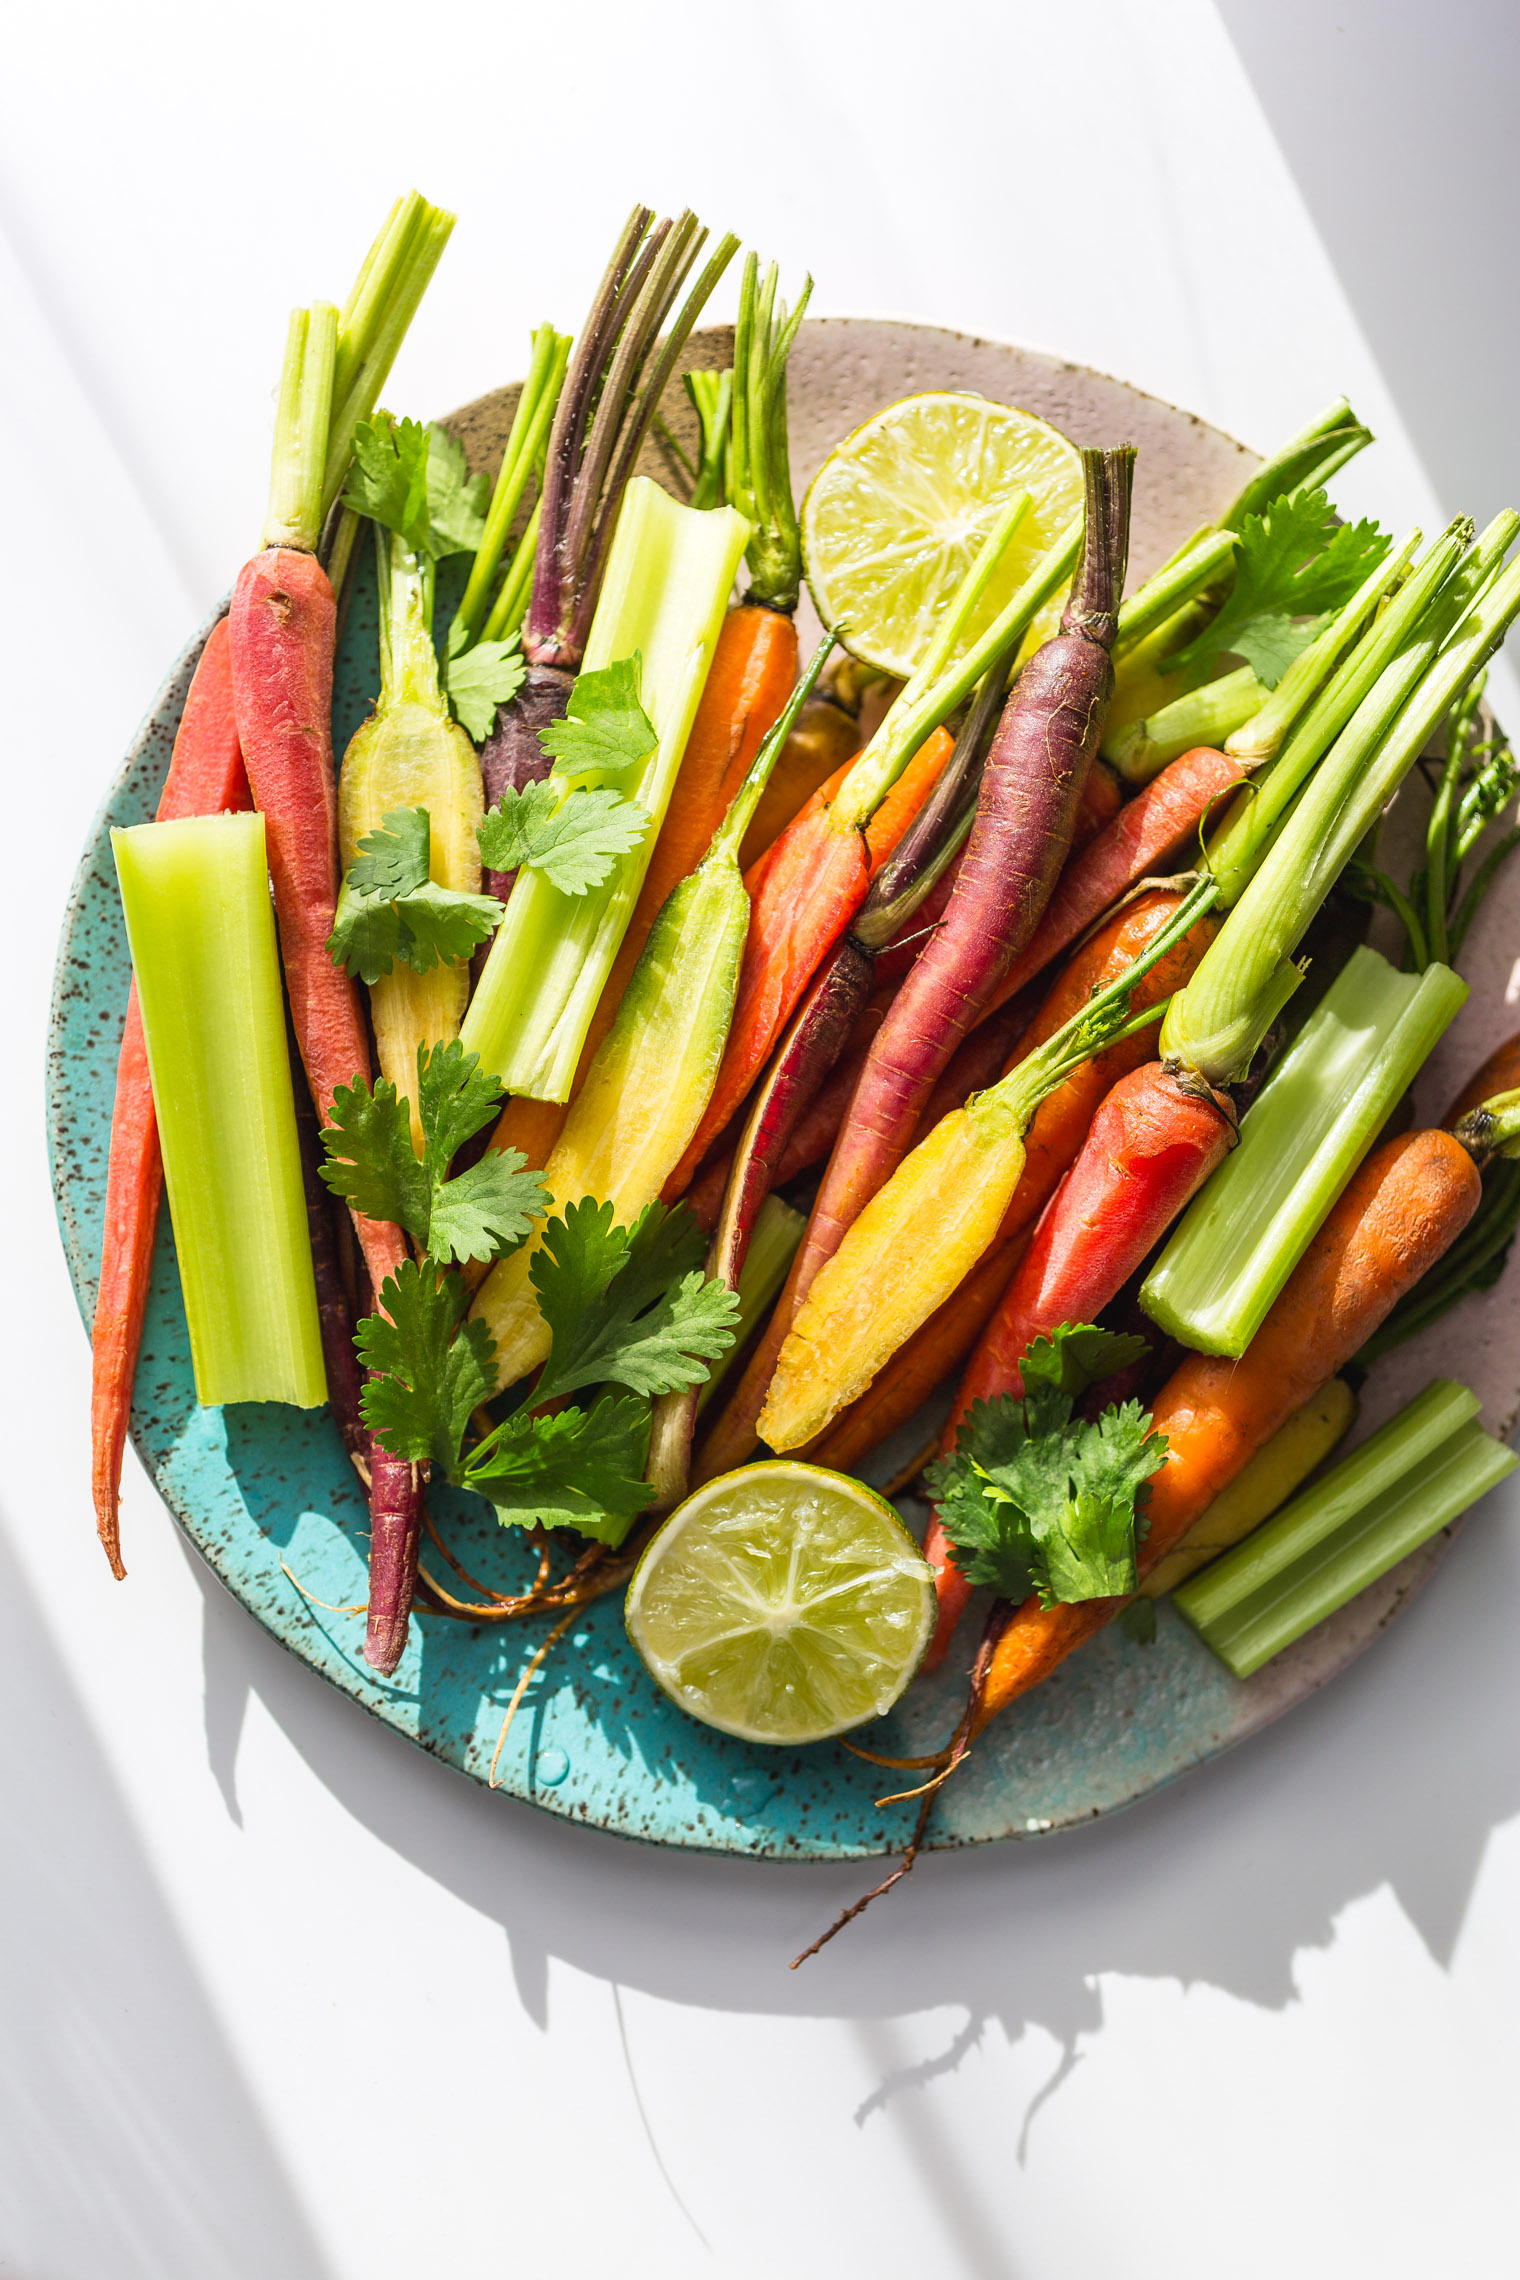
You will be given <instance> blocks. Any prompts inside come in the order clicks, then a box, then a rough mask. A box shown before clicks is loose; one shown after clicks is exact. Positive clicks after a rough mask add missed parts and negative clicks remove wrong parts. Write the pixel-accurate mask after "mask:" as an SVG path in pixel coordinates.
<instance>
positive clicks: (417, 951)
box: [327, 807, 502, 982]
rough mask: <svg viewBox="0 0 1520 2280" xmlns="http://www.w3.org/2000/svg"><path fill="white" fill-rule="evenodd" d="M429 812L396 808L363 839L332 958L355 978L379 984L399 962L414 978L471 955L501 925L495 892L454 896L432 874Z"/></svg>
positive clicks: (342, 895) (337, 919)
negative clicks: (435, 967)
mask: <svg viewBox="0 0 1520 2280" xmlns="http://www.w3.org/2000/svg"><path fill="white" fill-rule="evenodd" d="M431 862H432V827H431V823H430V819H429V816H428V811H427V809H426V808H421V807H419V808H393V809H392V810H391V812H390V813H389V814H388V815H387V816H386V817H385V818H384V820H383V822H382V824H381V826H380V829H379V830H378V831H371V832H369V833H367V834H366V835H365V837H364V838H363V839H361V840H360V842H359V853H358V854H357V856H356V857H355V858H354V861H353V862H352V863H351V864H350V865H349V870H348V876H347V878H346V879H345V880H344V882H343V885H342V888H341V890H340V891H339V895H338V908H337V911H336V914H335V916H334V919H333V930H332V933H331V934H330V935H329V936H328V940H327V954H328V956H329V957H330V958H331V959H332V962H333V964H334V965H335V966H342V967H343V968H345V970H346V971H347V972H348V973H350V974H352V975H353V976H354V978H355V979H356V980H357V981H361V982H377V981H379V979H380V977H381V976H382V975H383V974H388V973H390V972H391V970H392V968H393V967H394V966H395V965H396V963H397V962H398V960H399V961H400V963H401V964H403V965H406V966H410V967H411V969H412V971H413V973H414V974H425V973H427V972H428V970H429V968H430V967H433V966H437V965H451V964H453V963H454V962H455V961H456V960H457V959H460V958H468V957H469V955H470V953H471V951H472V950H473V949H474V948H475V945H476V944H477V942H484V941H485V940H486V939H487V937H488V936H490V935H491V934H494V933H495V931H496V929H497V927H498V926H499V925H500V924H501V912H502V906H501V904H500V903H499V902H498V901H497V900H496V897H495V896H494V895H471V894H460V893H456V892H455V890H454V889H453V888H451V887H441V886H439V885H438V884H437V883H436V882H435V881H434V880H432V879H430V878H429V876H428V871H429V868H430V865H431Z"/></svg>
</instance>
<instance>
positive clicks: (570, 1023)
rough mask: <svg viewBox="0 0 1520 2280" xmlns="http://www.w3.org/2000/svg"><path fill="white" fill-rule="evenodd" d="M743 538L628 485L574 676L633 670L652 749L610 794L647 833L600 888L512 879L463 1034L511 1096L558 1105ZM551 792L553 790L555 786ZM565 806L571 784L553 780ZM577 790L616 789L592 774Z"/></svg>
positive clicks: (660, 813)
mask: <svg viewBox="0 0 1520 2280" xmlns="http://www.w3.org/2000/svg"><path fill="white" fill-rule="evenodd" d="M748 538H749V525H748V523H747V522H746V521H745V520H744V517H743V516H742V515H738V514H735V513H734V511H733V509H732V508H730V507H718V508H716V509H714V510H713V511H712V512H711V513H707V514H703V513H700V512H697V511H696V510H694V509H693V508H691V507H682V506H678V505H677V504H676V502H675V500H674V499H672V498H670V497H669V496H668V495H667V494H666V493H665V492H664V491H662V490H661V489H660V488H659V486H658V484H655V483H651V482H649V481H648V479H647V478H645V477H642V476H639V477H636V478H635V479H634V480H633V481H632V482H630V484H629V486H628V490H627V494H626V496H625V498H624V501H623V506H622V511H621V513H620V514H619V516H618V524H617V531H616V535H615V537H614V539H613V542H612V549H611V552H610V554H609V556H608V560H607V572H606V577H605V579H604V581H603V586H602V593H601V598H600V600H599V601H598V603H597V608H596V615H595V618H594V619H593V621H592V626H591V633H590V637H589V639H588V641H587V644H586V653H585V656H584V659H583V660H582V670H583V671H587V672H592V671H596V670H599V669H600V668H601V667H603V666H606V665H611V664H614V663H616V662H617V661H618V660H619V659H621V658H625V657H631V656H633V655H634V653H635V652H637V653H638V654H639V656H640V657H641V659H642V667H641V677H640V697H641V701H642V703H643V706H644V710H645V712H646V713H647V714H648V715H649V719H650V721H651V723H652V724H653V727H654V730H655V733H656V735H657V736H658V738H659V742H658V744H657V745H656V747H655V750H654V752H653V753H652V754H651V756H650V758H649V759H648V761H646V763H645V764H644V766H643V768H642V769H641V770H640V771H639V774H638V776H637V778H636V779H634V780H632V781H629V780H628V779H627V778H624V779H623V780H622V781H620V782H618V783H617V789H618V790H620V791H622V792H623V793H625V794H626V795H627V796H628V797H630V798H632V799H635V800H637V801H638V803H639V804H640V806H641V807H643V809H644V810H645V812H646V814H647V815H648V817H649V828H648V830H647V831H646V833H645V835H644V837H643V839H642V841H641V842H640V844H639V846H638V847H637V849H636V850H635V851H634V852H633V854H631V855H628V856H625V857H623V859H622V860H621V861H620V862H619V863H618V864H616V865H615V866H614V867H613V870H612V872H611V874H610V875H609V877H608V878H607V879H606V881H605V882H604V883H603V884H602V885H601V886H600V887H592V888H590V889H589V890H588V891H587V892H586V893H585V894H582V895H567V894H564V893H562V892H561V891H560V889H559V888H557V887H555V886H553V885H551V883H550V882H549V880H548V879H547V878H546V877H545V876H544V874H543V873H542V872H541V871H537V870H528V871H525V872H523V873H522V874H520V875H519V877H518V881H517V884H516V886H515V888H514V889H513V893H512V899H511V901H510V902H509V903H508V905H507V915H506V917H505V919H504V920H503V921H502V924H501V926H500V927H499V928H498V930H497V933H496V937H495V940H494V941H493V942H492V944H491V951H490V955H489V957H488V958H487V960H486V964H485V971H484V972H483V973H482V975H481V977H480V983H479V986H478V988H477V989H476V992H475V995H474V998H473V999H472V1001H471V1004H470V1008H469V1011H468V1013H467V1014H466V1016H465V1021H464V1026H463V1029H462V1031H461V1036H462V1037H463V1040H464V1044H465V1047H466V1050H467V1051H469V1052H471V1053H478V1054H479V1056H480V1062H481V1067H482V1068H483V1069H484V1070H485V1071H486V1072H487V1073H488V1074H490V1075H492V1076H494V1077H496V1078H497V1080H498V1081H499V1082H500V1083H501V1084H502V1085H503V1086H504V1087H505V1088H506V1090H507V1091H508V1092H512V1093H518V1094H525V1095H527V1096H528V1097H529V1098H531V1099H534V1100H568V1099H569V1097H570V1085H571V1081H572V1079H573V1078H574V1075H575V1067H576V1062H577V1061H578V1059H579V1058H580V1050H581V1046H582V1044H583V1043H584V1041H585V1036H586V1030H587V1028H588V1026H589V1025H590V1021H591V1016H592V1014H593V1012H594V1011H595V1008H596V1002H597V999H598V998H599V997H600V996H601V993H602V985H603V984H604V983H605V981H606V979H607V976H608V974H609V973H610V971H611V969H612V962H613V960H614V958H615V957H616V956H617V951H618V945H619V943H620V942H621V941H622V939H623V934H624V931H625V929H626V927H627V924H628V921H629V918H630V917H631V916H632V913H633V906H634V904H635V902H636V901H637V900H638V894H639V889H640V887H641V886H642V885H643V883H644V873H645V871H646V870H647V869H648V867H649V857H650V853H651V850H652V849H653V846H654V842H655V839H656V838H657V836H658V834H659V829H660V826H661V824H662V823H663V822H664V820H665V809H666V806H667V805H668V803H669V800H670V793H671V787H672V785H673V784H674V782H675V777H676V771H677V769H678V768H679V766H680V762H681V755H682V753H683V751H684V750H685V747H686V738H687V735H688V733H689V731H690V729H691V723H692V718H693V716H694V714H695V712H696V709H697V703H698V700H699V698H700V697H701V694H702V684H703V682H704V681H705V680H706V678H707V671H708V667H709V666H710V665H711V663H712V655H713V650H714V648H715V647H716V645H717V639H718V634H719V631H720V630H721V628H722V624H723V615H724V611H725V609H726V607H727V603H728V596H729V591H730V589H731V587H732V585H733V582H734V577H735V574H736V572H737V570H738V567H739V562H740V560H741V558H742V556H743V553H744V549H745V546H746V544H747V543H748ZM552 780H554V779H551V781H552ZM558 781H559V782H560V784H561V786H562V796H563V797H566V798H568V796H569V794H570V791H571V789H572V788H573V787H572V785H571V783H570V782H569V780H568V779H566V778H563V777H561V778H559V779H558ZM576 781H577V782H582V781H584V782H585V783H586V784H588V785H594V784H600V783H604V782H611V781H614V779H613V778H610V777H605V776H602V775H600V774H598V775H597V776H595V777H594V778H592V777H586V778H584V779H581V778H578V779H576Z"/></svg>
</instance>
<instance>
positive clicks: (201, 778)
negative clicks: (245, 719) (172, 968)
mask: <svg viewBox="0 0 1520 2280" xmlns="http://www.w3.org/2000/svg"><path fill="white" fill-rule="evenodd" d="M252 805H253V801H252V798H251V795H250V793H249V790H248V778H247V776H246V774H245V773H244V769H243V756H242V753H241V752H240V751H239V749H238V737H237V721H236V719H235V717H234V714H233V705H232V671H231V665H230V661H229V655H228V648H227V620H226V619H225V618H218V619H217V622H216V624H215V625H214V626H213V627H212V628H211V631H210V633H209V634H208V636H207V638H206V646H205V648H204V649H203V650H202V651H201V656H200V662H199V664H198V665H197V666H196V668H195V677H194V679H193V680H192V681H191V683H190V691H189V694H188V695H187V697H186V698H185V709H184V712H183V713H182V714H181V716H180V724H179V728H178V730H177V732H176V734H175V738H174V753H173V756H172V758H171V759H170V762H169V773H168V775H167V777H166V778H165V780H164V788H163V791H162V793H161V794H160V795H159V802H158V811H157V812H158V820H159V821H160V823H164V822H169V821H172V820H173V819H174V818H176V817H180V816H191V815H219V814H221V812H222V810H223V809H224V808H237V809H246V808H249V807H251V806H252ZM163 1190H164V1172H163V1160H162V1158H161V1156H160V1154H159V1148H158V1122H157V1119H156V1118H155V1116H154V1114H153V1092H152V1087H151V1086H150V1084H149V1082H148V1055H147V1050H146V1047H145V1046H144V1043H143V1027H142V1015H141V1013H140V1012H139V1011H138V1006H137V984H136V982H135V981H134V982H133V984H132V987H131V990H130V992H129V994H128V997H127V1023H126V1028H125V1029H124V1030H123V1032H122V1039H121V1055H120V1058H119V1060H118V1061H117V1065H116V1100H115V1105H114V1107H113V1108H112V1111H111V1152H110V1158H109V1161H108V1164H107V1168H106V1223H105V1235H104V1240H103V1243H102V1246H101V1253H100V1284H99V1289H98V1291H97V1294H96V1299H95V1326H94V1331H93V1369H92V1379H91V1387H90V1442H91V1468H90V1470H91V1487H92V1490H93V1493H94V1499H95V1525H96V1527H97V1529H98V1530H99V1533H100V1541H101V1543H102V1545H103V1546H104V1548H105V1555H106V1558H107V1559H108V1560H109V1561H110V1563H111V1573H112V1574H113V1575H114V1576H115V1577H116V1580H117V1581H118V1583H119V1582H120V1581H121V1579H122V1578H123V1577H124V1576H125V1574H126V1572H127V1571H126V1569H125V1568H124V1567H123V1566H122V1563H121V1526H120V1512H119V1506H120V1499H121V1459H122V1450H123V1448H124V1446H125V1444H126V1438H127V1423H128V1419H129V1417H130V1414H131V1408H132V1380H133V1377H134V1376H135V1374H136V1371H137V1356H138V1351H139V1348H140V1347H141V1345H142V1326H143V1311H144V1309H145V1307H146V1306H147V1303H148V1286H149V1283H150V1282H151V1280H152V1276H153V1240H154V1236H155V1234H156V1233H157V1230H158V1207H159V1204H160V1202H161V1200H162V1198H163Z"/></svg>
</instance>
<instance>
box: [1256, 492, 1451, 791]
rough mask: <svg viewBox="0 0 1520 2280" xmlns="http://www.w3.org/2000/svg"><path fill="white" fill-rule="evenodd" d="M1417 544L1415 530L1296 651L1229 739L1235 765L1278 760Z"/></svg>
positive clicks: (1409, 561)
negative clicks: (1254, 710)
mask: <svg viewBox="0 0 1520 2280" xmlns="http://www.w3.org/2000/svg"><path fill="white" fill-rule="evenodd" d="M1419 543H1420V531H1419V529H1418V526H1417V527H1416V528H1415V529H1414V530H1412V531H1410V532H1409V533H1408V535H1407V536H1406V537H1405V538H1403V539H1401V540H1400V542H1399V544H1398V546H1396V547H1395V548H1394V549H1393V550H1392V551H1391V552H1390V553H1388V554H1385V555H1384V557H1383V559H1382V561H1381V562H1380V563H1379V564H1378V566H1377V568H1376V569H1375V570H1374V571H1373V572H1372V575H1371V576H1370V577H1369V578H1365V579H1363V581H1362V583H1361V585H1360V586H1359V587H1358V588H1357V590H1356V592H1355V593H1354V594H1353V595H1352V597H1351V599H1350V601H1349V602H1347V603H1346V604H1345V605H1344V607H1343V608H1341V609H1340V610H1339V611H1337V613H1336V615H1335V616H1334V617H1333V618H1332V619H1331V620H1330V623H1329V624H1328V625H1327V626H1326V627H1325V628H1324V629H1323V631H1322V632H1320V633H1317V634H1316V635H1315V637H1314V639H1313V640H1312V641H1311V642H1310V644H1309V646H1308V648H1307V649H1303V650H1300V652H1299V654H1298V655H1297V656H1296V657H1295V658H1294V660H1293V662H1292V664H1291V665H1290V666H1289V667H1288V670H1287V671H1286V673H1284V675H1283V677H1282V679H1281V680H1280V681H1279V682H1278V684H1277V687H1276V688H1275V689H1274V690H1273V691H1272V694H1271V696H1270V697H1268V699H1267V701H1266V703H1265V704H1264V705H1263V706H1262V708H1261V710H1260V712H1259V713H1256V714H1254V715H1253V716H1252V718H1251V719H1250V720H1248V721H1247V722H1246V723H1245V725H1244V727H1242V728H1237V729H1236V731H1235V733H1234V735H1233V736H1232V737H1230V738H1229V740H1228V742H1227V743H1226V745H1225V750H1226V751H1227V752H1228V753H1229V754H1230V755H1231V757H1232V758H1233V759H1236V760H1244V761H1246V762H1247V763H1248V764H1249V765H1250V766H1251V767H1259V766H1260V764H1261V762H1262V761H1264V760H1271V759H1273V758H1274V757H1275V756H1276V754H1277V752H1278V750H1279V748H1280V747H1281V745H1282V742H1283V740H1284V738H1285V737H1286V736H1287V734H1288V731H1289V730H1290V729H1291V728H1292V727H1293V725H1294V723H1295V722H1296V721H1297V720H1298V718H1299V716H1300V714H1301V713H1303V712H1304V710H1305V708H1306V707H1307V706H1308V705H1310V704H1311V703H1313V701H1314V700H1315V699H1316V698H1317V697H1318V696H1319V694H1320V692H1321V690H1322V689H1323V688H1324V687H1325V685H1326V683H1327V682H1329V681H1330V679H1331V678H1332V676H1333V675H1334V673H1335V672H1336V669H1337V668H1338V667H1339V666H1340V664H1341V663H1342V662H1343V660H1344V659H1345V657H1346V655H1347V653H1348V652H1349V651H1350V649H1351V648H1352V646H1353V644H1354V643H1355V642H1356V641H1357V640H1358V639H1359V638H1360V636H1361V634H1362V632H1363V629H1364V628H1365V626H1366V625H1367V622H1368V620H1369V619H1370V618H1371V616H1372V614H1373V612H1374V610H1375V609H1376V608H1377V606H1378V604H1379V602H1381V601H1382V599H1383V597H1384V596H1385V594H1387V593H1388V592H1389V591H1390V589H1391V588H1392V587H1393V586H1394V585H1396V584H1397V583H1398V581H1399V580H1400V579H1401V578H1402V577H1403V575H1404V573H1405V571H1406V570H1407V569H1408V567H1409V565H1410V563H1411V562H1412V561H1413V559H1414V553H1415V548H1416V547H1417V546H1418V545H1419Z"/></svg>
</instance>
